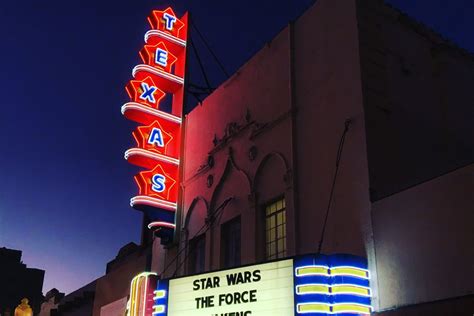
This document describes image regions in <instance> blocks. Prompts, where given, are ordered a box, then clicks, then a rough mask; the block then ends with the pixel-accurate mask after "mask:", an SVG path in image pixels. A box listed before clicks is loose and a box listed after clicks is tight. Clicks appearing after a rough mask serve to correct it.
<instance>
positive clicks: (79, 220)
mask: <svg viewBox="0 0 474 316" xmlns="http://www.w3.org/2000/svg"><path fill="white" fill-rule="evenodd" d="M388 2H389V3H392V4H393V5H394V6H396V7H398V8H400V9H402V11H404V12H406V13H408V14H409V15H410V16H412V17H414V18H416V19H417V20H418V21H421V22H423V23H425V24H427V25H428V26H430V27H431V28H433V29H434V30H437V31H438V32H440V33H442V34H443V35H444V36H445V37H447V38H449V39H451V40H453V41H454V42H455V43H457V44H459V45H460V46H462V47H464V48H466V49H468V50H470V51H474V18H473V17H474V2H473V1H472V0H451V1H445V0H444V1H441V0H417V1H406V0H392V1H388ZM311 3H312V1H310V0H287V1H282V0H279V1H267V0H265V1H255V0H254V1H250V0H243V1H238V2H237V1H211V0H199V1H192V2H191V1H190V2H187V1H173V2H166V1H149V0H147V1H145V0H128V1H124V0H114V1H110V0H101V1H98V0H80V1H79V0H68V1H64V0H43V1H38V0H25V1H21V2H20V1H2V3H1V4H0V38H1V41H2V43H1V50H0V60H1V74H2V78H1V79H0V80H1V86H0V91H1V96H2V99H1V101H0V104H1V108H0V109H1V113H0V144H1V145H2V150H1V154H0V159H1V160H0V163H1V164H0V179H1V180H2V182H1V183H0V247H3V246H5V247H8V248H14V249H20V250H23V262H24V263H26V264H27V265H28V266H30V267H35V268H41V269H45V270H46V276H45V283H44V287H43V290H44V292H46V291H48V290H50V289H51V288H52V287H56V288H58V289H59V290H60V291H64V292H66V293H69V292H71V291H73V290H75V289H77V288H79V287H81V286H83V285H85V284H86V283H88V282H90V281H92V280H93V279H95V278H97V277H99V276H101V275H103V274H104V273H105V265H106V263H107V262H108V261H110V260H112V259H113V258H114V257H115V255H116V254H117V251H118V249H119V248H120V247H121V246H123V245H124V244H126V243H128V242H130V241H135V242H137V243H138V242H139V235H140V233H139V230H140V224H141V214H140V213H139V212H137V211H134V210H133V209H131V208H130V207H129V199H130V197H132V196H133V194H134V193H135V192H136V188H135V184H134V181H133V175H134V174H135V173H136V171H137V169H136V168H134V167H133V166H131V165H129V164H128V163H127V162H126V161H125V160H124V159H123V153H124V151H125V150H126V149H128V148H129V147H131V146H132V145H133V141H132V140H133V139H132V136H131V130H132V128H133V127H134V126H135V125H136V124H134V123H131V122H128V121H127V120H126V119H124V118H123V117H122V115H121V113H120V107H121V105H122V104H123V103H125V102H126V101H127V97H126V93H125V90H124V85H125V84H126V83H127V82H128V80H130V79H131V70H132V67H133V66H134V65H135V64H138V63H139V57H138V51H139V50H140V48H141V47H142V45H143V35H144V34H145V32H146V30H148V24H147V22H146V17H147V16H148V14H149V12H150V11H151V10H152V9H153V8H157V9H164V8H165V7H167V6H168V5H171V6H173V7H174V9H175V11H176V12H177V14H178V15H181V14H182V13H183V12H184V11H185V10H189V11H190V12H191V13H192V15H193V19H194V21H195V23H196V25H197V26H198V28H199V29H200V31H201V33H203V34H204V36H205V37H206V38H207V40H208V42H209V44H210V45H211V46H212V48H213V49H214V51H215V53H216V54H217V55H218V56H219V58H220V60H221V61H222V63H223V64H224V66H225V67H226V68H227V70H228V72H230V73H233V72H235V71H236V70H237V69H238V68H239V67H240V66H241V65H242V64H243V63H244V62H245V61H246V60H248V59H249V58H250V57H251V56H252V55H253V54H254V53H255V52H256V51H258V50H259V49H260V48H261V47H262V46H263V45H264V43H265V42H267V41H269V40H271V39H272V38H273V36H274V35H275V34H276V33H278V32H279V31H280V30H281V29H282V28H283V27H284V26H285V25H286V24H287V23H288V21H289V20H291V19H294V18H296V17H297V16H298V15H299V14H300V13H301V12H303V11H304V9H305V8H307V7H308V6H309V5H310V4H311ZM196 35H197V34H196V33H195V32H194V33H193V35H192V37H193V39H194V41H195V42H196V45H197V47H198V49H199V52H200V55H201V57H202V59H203V61H204V63H205V66H206V69H207V71H208V74H209V76H210V78H211V81H212V84H213V85H214V86H216V85H218V84H219V83H220V82H222V81H223V80H224V79H225V76H224V75H223V74H222V72H220V70H219V68H218V66H217V65H216V64H215V63H214V62H213V60H212V59H211V57H210V54H209V53H208V52H207V51H206V50H205V48H204V46H203V45H202V43H201V42H199V38H198V37H197V36H196ZM191 58H194V57H191ZM191 81H192V82H193V83H196V84H201V85H204V81H203V79H202V77H201V76H200V73H199V69H198V68H197V66H196V61H195V59H193V60H192V61H191ZM191 101H192V99H191Z"/></svg>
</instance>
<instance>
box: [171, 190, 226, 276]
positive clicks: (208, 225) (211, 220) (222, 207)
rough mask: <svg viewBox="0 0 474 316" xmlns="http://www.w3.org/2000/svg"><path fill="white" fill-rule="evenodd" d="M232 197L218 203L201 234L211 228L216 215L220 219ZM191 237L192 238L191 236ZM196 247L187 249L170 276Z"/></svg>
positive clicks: (174, 273)
mask: <svg viewBox="0 0 474 316" xmlns="http://www.w3.org/2000/svg"><path fill="white" fill-rule="evenodd" d="M232 199H233V198H232V197H230V198H227V199H226V200H225V201H224V202H222V204H221V205H219V207H218V208H217V209H216V210H215V211H214V213H213V215H212V217H211V219H210V221H209V222H208V223H206V224H205V226H206V225H207V228H206V230H205V231H204V232H203V234H205V233H207V231H208V230H209V229H211V227H212V224H213V223H214V219H216V218H217V217H218V216H219V220H220V217H221V216H222V213H223V211H224V208H225V207H226V206H227V204H228V203H229V202H230V201H231V200H232ZM197 235H198V234H197V233H196V234H195V235H194V236H193V238H194V237H196V236H197ZM191 239H192V238H191ZM187 247H188V245H187V244H186V246H185V247H184V248H185V249H186V248H187ZM195 249H196V248H191V249H190V250H189V252H187V253H186V254H185V255H184V259H183V260H182V261H181V263H179V264H178V265H177V266H176V269H175V270H174V272H173V275H172V277H173V278H174V277H175V276H176V273H178V271H179V269H180V268H181V266H182V265H183V264H184V263H185V262H186V260H187V259H188V255H190V254H191V253H192V252H193V251H194V250H195Z"/></svg>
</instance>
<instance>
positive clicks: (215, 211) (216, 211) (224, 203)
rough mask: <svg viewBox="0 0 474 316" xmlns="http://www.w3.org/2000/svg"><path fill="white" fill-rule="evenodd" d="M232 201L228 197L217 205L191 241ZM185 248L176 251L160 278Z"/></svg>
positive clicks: (186, 246)
mask: <svg viewBox="0 0 474 316" xmlns="http://www.w3.org/2000/svg"><path fill="white" fill-rule="evenodd" d="M232 199H233V198H232V197H230V198H227V199H226V200H225V201H224V202H222V204H221V205H219V206H218V207H217V208H216V209H215V210H214V212H213V213H212V214H211V215H210V218H211V221H208V222H206V223H205V224H204V225H203V226H202V227H201V228H200V229H199V230H198V231H197V232H196V233H195V234H194V236H193V237H192V238H191V239H193V238H194V237H196V236H198V235H199V234H201V232H202V230H203V229H205V228H206V227H207V226H209V223H211V222H212V219H213V218H214V217H215V216H216V215H218V212H220V211H221V210H223V209H224V207H225V206H226V205H227V204H228V203H229V202H230V201H231V200H232ZM207 230H209V227H208V228H207ZM207 230H205V231H204V233H205V232H207ZM187 248H188V245H187V244H186V245H185V246H184V247H183V248H182V249H181V250H180V251H178V253H177V254H176V255H175V256H174V258H173V260H171V261H170V262H169V263H168V265H167V266H166V267H165V268H164V269H163V271H161V273H160V276H162V275H164V274H165V272H166V271H168V269H169V268H170V267H171V266H172V265H173V263H174V262H175V261H176V260H177V259H178V258H179V256H180V255H181V254H182V253H183V252H184V251H186V250H187ZM186 258H187V256H185V258H184V259H186ZM179 267H181V265H179V266H178V267H177V268H176V270H175V272H174V273H173V275H174V274H176V271H178V268H179Z"/></svg>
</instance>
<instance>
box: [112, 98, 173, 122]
mask: <svg viewBox="0 0 474 316" xmlns="http://www.w3.org/2000/svg"><path fill="white" fill-rule="evenodd" d="M121 110H122V114H123V115H125V112H127V110H137V111H140V112H144V113H146V114H150V115H152V116H155V117H159V118H162V119H165V120H168V121H170V122H173V123H179V124H181V122H182V120H181V118H180V117H178V116H174V115H172V114H169V113H166V112H163V111H160V110H156V109H153V108H150V107H148V106H144V105H141V104H140V103H136V102H127V103H125V104H124V105H123V106H122V109H121Z"/></svg>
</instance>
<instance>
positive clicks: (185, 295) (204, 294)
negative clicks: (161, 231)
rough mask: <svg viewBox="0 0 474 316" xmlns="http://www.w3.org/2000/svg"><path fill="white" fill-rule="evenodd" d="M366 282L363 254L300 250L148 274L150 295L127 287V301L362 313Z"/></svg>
mask: <svg viewBox="0 0 474 316" xmlns="http://www.w3.org/2000/svg"><path fill="white" fill-rule="evenodd" d="M369 282H370V274H369V271H368V267H367V260H366V259H364V258H361V257H357V256H353V255H344V254H335V255H329V256H326V255H304V256H297V257H294V258H288V259H284V260H279V261H272V262H267V263H263V264H257V265H250V266H244V267H237V268H233V269H228V270H221V271H213V272H209V273H205V274H198V275H193V276H185V277H178V278H171V279H161V280H159V279H158V277H157V276H150V281H149V284H154V285H155V288H154V289H153V290H154V291H153V293H154V296H153V297H152V296H150V295H145V294H143V293H141V294H140V295H134V293H133V292H132V293H131V296H130V302H135V303H133V304H131V305H130V306H132V307H133V306H147V312H148V314H146V316H152V315H153V316H154V315H160V316H186V315H193V316H215V315H228V316H229V315H235V316H252V315H264V316H265V315H268V316H270V315H271V316H280V315H281V316H288V315H295V316H298V315H301V316H306V315H308V316H311V315H315V316H316V315H318V316H325V315H327V316H329V315H341V316H342V315H367V316H368V315H370V314H371V312H372V307H371V296H372V295H371V290H370V284H369ZM132 290H133V289H132ZM149 292H150V291H148V293H149ZM137 299H142V300H143V301H142V302H137V301H136V300H137ZM150 306H151V309H150ZM135 310H137V309H135ZM132 315H138V314H132Z"/></svg>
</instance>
